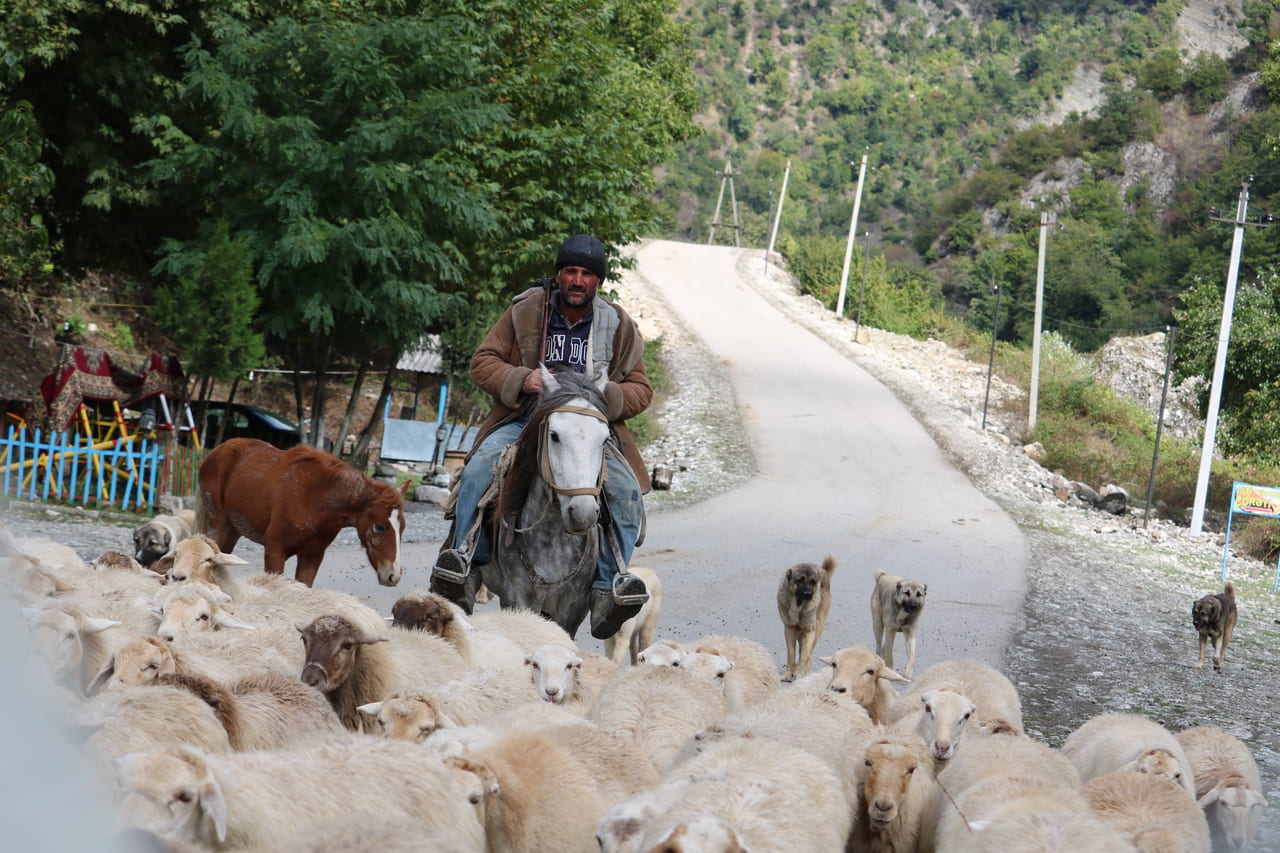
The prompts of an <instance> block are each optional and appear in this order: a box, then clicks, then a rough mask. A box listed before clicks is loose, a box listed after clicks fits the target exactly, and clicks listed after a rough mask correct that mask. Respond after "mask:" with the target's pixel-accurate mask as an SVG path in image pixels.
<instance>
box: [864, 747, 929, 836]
mask: <svg viewBox="0 0 1280 853" xmlns="http://www.w3.org/2000/svg"><path fill="white" fill-rule="evenodd" d="M854 766H855V768H856V773H857V779H858V803H859V804H860V805H859V812H858V815H857V818H856V819H855V820H854V822H853V830H852V832H851V834H850V837H849V845H850V847H852V848H853V849H858V850H866V851H874V852H875V853H914V851H915V850H916V849H917V847H918V844H919V838H920V822H921V820H922V819H923V814H924V809H925V803H926V798H927V797H929V796H930V795H931V794H932V793H933V778H932V774H931V772H930V770H931V767H932V762H931V760H930V758H929V748H928V746H927V745H926V744H925V742H924V740H922V739H921V738H920V737H918V736H916V735H913V734H885V735H882V736H881V737H879V738H876V739H875V740H873V741H872V742H871V743H870V744H868V745H867V747H866V750H865V751H864V752H863V759H862V761H860V762H856V763H855V765H854Z"/></svg>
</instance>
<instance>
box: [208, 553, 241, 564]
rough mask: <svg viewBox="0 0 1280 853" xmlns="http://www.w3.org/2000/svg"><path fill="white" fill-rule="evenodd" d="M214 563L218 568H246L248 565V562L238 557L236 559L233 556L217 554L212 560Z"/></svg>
mask: <svg viewBox="0 0 1280 853" xmlns="http://www.w3.org/2000/svg"><path fill="white" fill-rule="evenodd" d="M214 562H216V563H217V564H218V565H219V566H247V565H249V561H248V560H245V559H242V558H240V557H237V556H236V555H235V554H219V555H218V556H217V557H215V558H214Z"/></svg>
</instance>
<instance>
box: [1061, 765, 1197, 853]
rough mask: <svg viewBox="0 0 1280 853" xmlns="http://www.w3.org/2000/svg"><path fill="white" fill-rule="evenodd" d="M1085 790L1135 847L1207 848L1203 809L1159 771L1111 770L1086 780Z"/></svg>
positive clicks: (1179, 852) (1174, 851) (1151, 851)
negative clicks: (1152, 773) (1151, 772)
mask: <svg viewBox="0 0 1280 853" xmlns="http://www.w3.org/2000/svg"><path fill="white" fill-rule="evenodd" d="M1084 796H1085V799H1086V800H1088V801H1089V805H1090V806H1091V807H1092V808H1093V810H1094V812H1095V813H1096V814H1097V815H1098V816H1099V817H1101V818H1102V819H1103V820H1105V821H1106V822H1107V823H1109V824H1111V825H1112V826H1113V827H1115V828H1116V829H1117V830H1119V831H1120V832H1121V833H1122V834H1123V835H1124V836H1125V837H1127V838H1129V839H1130V840H1131V841H1132V842H1133V846H1134V847H1136V848H1137V849H1138V850H1139V853H1209V851H1210V843H1209V824H1208V822H1207V821H1206V820H1205V816H1204V812H1203V811H1202V810H1201V809H1200V806H1199V805H1197V804H1196V801H1195V800H1194V799H1192V798H1191V795H1190V794H1188V793H1187V791H1186V789H1184V788H1183V787H1182V786H1180V785H1178V784H1176V783H1174V782H1173V781H1171V780H1169V779H1166V778H1164V777H1163V776H1153V775H1151V774H1149V773H1134V772H1132V771H1129V770H1112V771H1111V772H1109V773H1103V774H1102V775H1101V776H1096V777H1094V778H1093V779H1090V780H1089V781H1088V782H1086V783H1085V785H1084Z"/></svg>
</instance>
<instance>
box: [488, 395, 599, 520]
mask: <svg viewBox="0 0 1280 853" xmlns="http://www.w3.org/2000/svg"><path fill="white" fill-rule="evenodd" d="M556 382H557V383H558V384H559V386H560V387H559V388H557V389H556V390H555V391H552V392H548V391H546V390H545V389H544V390H543V393H542V395H541V398H540V399H539V400H538V404H537V406H536V407H535V408H534V410H533V413H532V414H531V415H529V422H528V423H527V424H525V426H524V429H522V430H521V431H520V437H519V438H517V439H516V452H515V458H514V459H513V460H512V462H511V468H510V470H509V471H507V478H506V480H505V481H503V484H502V499H501V500H500V501H499V502H498V517H499V518H506V517H507V516H508V515H511V514H512V513H515V512H519V511H520V508H521V507H522V506H524V500H525V496H526V495H527V494H528V493H529V488H530V486H532V485H533V481H534V480H535V479H537V478H539V477H541V476H542V468H541V460H540V458H539V456H538V436H539V435H540V434H541V432H542V424H543V423H544V422H545V421H546V419H547V417H548V416H549V415H550V414H551V413H552V412H553V411H555V410H556V409H558V408H560V407H561V406H563V405H565V404H566V403H569V402H570V401H572V400H575V399H578V398H585V399H586V403H587V405H588V406H589V407H591V408H594V409H598V410H599V411H600V412H605V411H607V409H608V404H607V403H605V400H604V393H603V392H602V391H601V390H600V389H599V388H597V387H596V385H595V383H594V382H593V381H592V380H591V378H590V377H588V376H587V375H586V374H583V373H578V372H576V371H572V370H567V371H565V372H563V373H557V374H556Z"/></svg>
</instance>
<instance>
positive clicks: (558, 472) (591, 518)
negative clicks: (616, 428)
mask: <svg viewBox="0 0 1280 853" xmlns="http://www.w3.org/2000/svg"><path fill="white" fill-rule="evenodd" d="M571 405H574V406H580V407H582V408H590V406H589V405H588V403H587V401H586V400H583V399H576V400H574V401H572V403H571ZM608 438H609V425H608V424H607V423H605V422H604V421H602V420H600V419H599V418H594V417H591V416H590V415H580V414H577V413H575V412H552V413H551V414H549V415H548V416H547V446H546V453H547V464H548V467H549V468H550V469H551V476H552V477H553V478H554V480H555V485H556V487H557V488H560V489H595V488H597V487H598V486H599V485H600V476H601V467H602V465H603V463H604V443H605V442H606V441H607V440H608ZM559 498H560V514H561V516H562V517H563V519H564V526H565V529H566V530H568V531H569V532H570V533H577V534H584V533H586V532H587V531H589V530H591V528H593V527H595V525H596V522H597V521H598V520H599V518H600V500H599V497H598V495H592V494H585V495H559Z"/></svg>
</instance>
